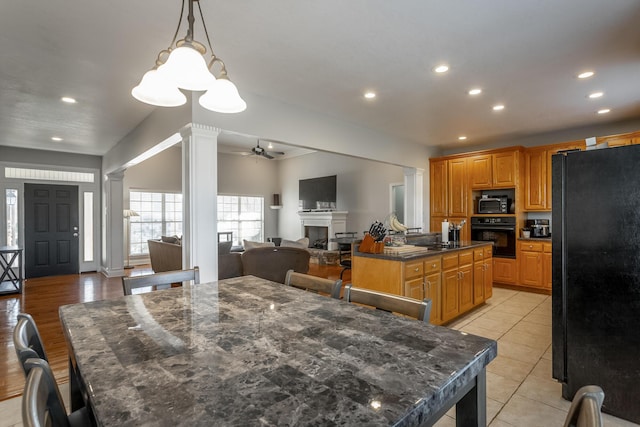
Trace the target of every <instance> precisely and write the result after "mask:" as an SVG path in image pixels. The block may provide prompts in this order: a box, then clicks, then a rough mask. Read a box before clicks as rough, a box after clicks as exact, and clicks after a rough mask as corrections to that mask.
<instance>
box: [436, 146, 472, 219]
mask: <svg viewBox="0 0 640 427" xmlns="http://www.w3.org/2000/svg"><path fill="white" fill-rule="evenodd" d="M429 177H430V182H429V190H430V191H429V199H430V203H431V216H432V217H443V218H446V217H450V216H458V217H466V216H467V204H468V203H467V197H468V195H469V189H468V177H467V160H466V158H454V159H449V160H446V159H431V161H430V166H429Z"/></svg>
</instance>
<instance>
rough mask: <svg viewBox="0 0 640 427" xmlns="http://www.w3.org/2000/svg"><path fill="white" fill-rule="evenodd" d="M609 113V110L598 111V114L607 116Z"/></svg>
mask: <svg viewBox="0 0 640 427" xmlns="http://www.w3.org/2000/svg"><path fill="white" fill-rule="evenodd" d="M609 112H611V110H610V109H609V108H603V109H602V110H598V114H607V113H609Z"/></svg>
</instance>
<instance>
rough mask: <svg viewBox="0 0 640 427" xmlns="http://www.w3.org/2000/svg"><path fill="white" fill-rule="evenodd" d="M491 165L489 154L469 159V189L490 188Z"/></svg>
mask: <svg viewBox="0 0 640 427" xmlns="http://www.w3.org/2000/svg"><path fill="white" fill-rule="evenodd" d="M492 169H493V163H492V158H491V154H483V155H478V156H472V157H470V158H469V184H470V185H471V188H474V189H475V188H491V186H492V185H493V179H492V174H491V171H492Z"/></svg>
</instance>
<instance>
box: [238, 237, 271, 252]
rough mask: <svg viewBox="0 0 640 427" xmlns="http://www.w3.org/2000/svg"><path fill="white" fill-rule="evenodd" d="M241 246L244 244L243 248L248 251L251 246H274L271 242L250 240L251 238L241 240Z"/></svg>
mask: <svg viewBox="0 0 640 427" xmlns="http://www.w3.org/2000/svg"><path fill="white" fill-rule="evenodd" d="M242 246H244V250H245V251H248V250H249V249H253V248H264V247H272V246H275V243H273V242H252V241H251V240H244V239H243V240H242Z"/></svg>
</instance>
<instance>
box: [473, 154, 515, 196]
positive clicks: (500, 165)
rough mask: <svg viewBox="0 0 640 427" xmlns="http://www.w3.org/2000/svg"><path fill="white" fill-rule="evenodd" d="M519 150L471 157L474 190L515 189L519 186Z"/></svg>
mask: <svg viewBox="0 0 640 427" xmlns="http://www.w3.org/2000/svg"><path fill="white" fill-rule="evenodd" d="M518 153H519V151H518V150H509V151H503V152H498V153H493V154H479V155H475V156H471V157H469V185H470V186H471V188H472V189H483V188H513V187H515V186H516V184H517V175H518V174H517V171H518Z"/></svg>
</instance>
